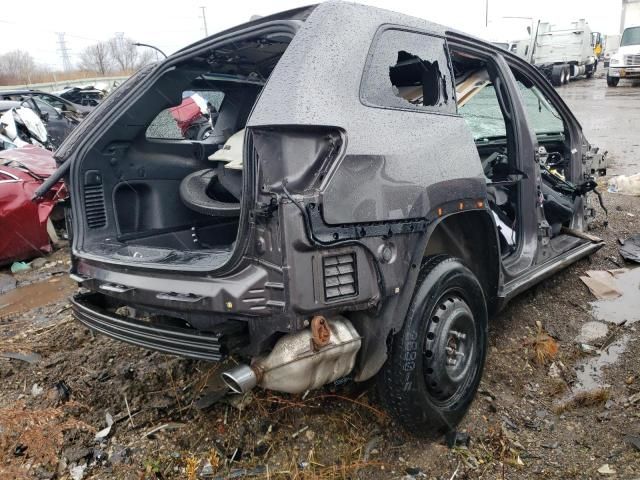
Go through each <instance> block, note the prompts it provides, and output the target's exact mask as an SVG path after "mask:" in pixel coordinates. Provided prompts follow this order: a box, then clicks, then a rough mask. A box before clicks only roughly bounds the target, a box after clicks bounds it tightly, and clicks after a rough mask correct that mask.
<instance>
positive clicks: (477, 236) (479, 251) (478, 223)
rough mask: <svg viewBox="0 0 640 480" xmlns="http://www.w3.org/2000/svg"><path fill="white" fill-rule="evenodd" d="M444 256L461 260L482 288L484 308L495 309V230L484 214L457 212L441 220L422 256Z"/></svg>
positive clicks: (497, 266)
mask: <svg viewBox="0 0 640 480" xmlns="http://www.w3.org/2000/svg"><path fill="white" fill-rule="evenodd" d="M439 253H446V254H449V255H451V256H454V257H458V258H461V259H462V260H463V261H464V262H465V264H466V265H467V267H469V269H470V270H471V271H472V272H473V273H474V274H475V276H476V277H477V278H478V281H479V282H480V284H481V285H482V288H483V290H484V294H485V298H486V300H487V308H488V309H489V312H493V311H494V310H495V308H496V307H497V296H498V286H499V279H500V248H499V245H498V239H497V236H496V228H495V225H494V223H493V221H492V219H491V217H490V214H489V213H488V212H486V211H472V212H460V213H456V214H453V215H450V216H448V217H445V218H443V219H442V220H441V221H440V222H439V223H438V224H437V225H436V227H435V229H434V230H433V232H432V233H431V236H430V237H429V240H428V242H427V246H426V248H425V252H424V255H425V256H429V255H436V254H439Z"/></svg>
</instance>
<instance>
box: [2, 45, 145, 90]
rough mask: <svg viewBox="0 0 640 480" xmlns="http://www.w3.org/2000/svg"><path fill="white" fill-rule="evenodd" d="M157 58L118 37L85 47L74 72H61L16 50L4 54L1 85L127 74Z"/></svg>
mask: <svg viewBox="0 0 640 480" xmlns="http://www.w3.org/2000/svg"><path fill="white" fill-rule="evenodd" d="M155 60H156V55H155V53H154V52H153V51H152V50H150V49H148V48H138V47H136V46H135V45H134V42H133V40H131V39H130V38H127V37H124V36H115V37H113V38H111V39H109V40H106V41H103V42H98V43H95V44H93V45H89V46H88V47H86V48H84V49H83V50H82V52H80V55H79V57H78V61H77V62H76V64H75V65H74V71H73V72H57V71H53V70H51V69H50V68H48V67H47V66H46V65H40V64H38V63H37V62H36V61H35V60H34V58H33V57H32V56H31V54H30V53H29V52H26V51H24V50H20V49H16V50H12V51H10V52H7V53H5V54H2V55H0V85H21V84H31V83H39V82H49V81H52V80H53V81H57V80H68V79H71V78H78V76H80V77H81V76H82V74H89V75H90V76H103V75H120V74H123V75H127V74H130V73H132V72H134V71H135V70H137V69H139V68H140V67H142V66H143V65H146V64H148V63H151V62H153V61H155Z"/></svg>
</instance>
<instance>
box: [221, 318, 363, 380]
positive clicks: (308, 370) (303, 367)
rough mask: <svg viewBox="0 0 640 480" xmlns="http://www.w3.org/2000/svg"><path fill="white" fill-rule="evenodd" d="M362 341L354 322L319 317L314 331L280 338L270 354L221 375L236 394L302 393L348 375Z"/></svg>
mask: <svg viewBox="0 0 640 480" xmlns="http://www.w3.org/2000/svg"><path fill="white" fill-rule="evenodd" d="M361 343H362V341H361V338H360V335H358V332H357V331H356V329H355V328H354V327H353V325H352V324H351V322H350V321H349V320H348V319H346V318H345V317H342V316H337V317H332V318H331V319H325V318H324V317H321V316H316V317H314V318H313V319H312V321H311V327H310V328H309V329H307V330H302V331H300V332H296V333H290V334H288V335H285V336H283V337H282V338H280V339H279V340H278V341H277V342H276V344H275V346H274V347H273V350H271V353H269V354H268V355H267V356H265V357H258V358H256V359H254V361H253V362H252V364H251V366H249V365H238V366H237V367H234V368H232V369H231V370H227V371H226V372H224V373H222V379H223V380H224V382H225V383H226V384H227V386H228V387H229V388H230V389H231V390H232V391H233V392H235V393H246V392H248V391H249V390H251V389H252V388H253V387H255V386H256V385H259V386H260V387H262V388H266V389H269V390H276V391H279V392H287V393H302V392H305V391H307V390H312V389H314V388H319V387H321V386H323V385H325V384H327V383H329V382H333V381H335V380H337V379H339V378H341V377H344V376H345V375H347V374H348V373H349V372H351V370H353V367H354V366H355V362H356V354H357V353H358V350H359V349H360V345H361Z"/></svg>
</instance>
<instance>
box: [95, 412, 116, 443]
mask: <svg viewBox="0 0 640 480" xmlns="http://www.w3.org/2000/svg"><path fill="white" fill-rule="evenodd" d="M104 418H105V422H106V423H107V426H106V427H105V428H103V429H102V430H100V431H99V432H98V433H96V436H95V438H94V440H95V441H96V442H100V441H102V440H104V439H105V438H107V437H108V436H109V434H110V433H111V426H112V425H113V417H112V416H111V414H110V413H109V412H107V413H105V415H104Z"/></svg>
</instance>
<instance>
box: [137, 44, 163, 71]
mask: <svg viewBox="0 0 640 480" xmlns="http://www.w3.org/2000/svg"><path fill="white" fill-rule="evenodd" d="M157 55H158V54H157V53H156V52H153V51H151V50H149V49H148V48H142V49H140V50H139V52H138V58H137V60H136V69H137V68H141V67H144V66H145V65H149V64H150V63H153V62H155V61H156V59H157V58H156V57H157Z"/></svg>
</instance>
